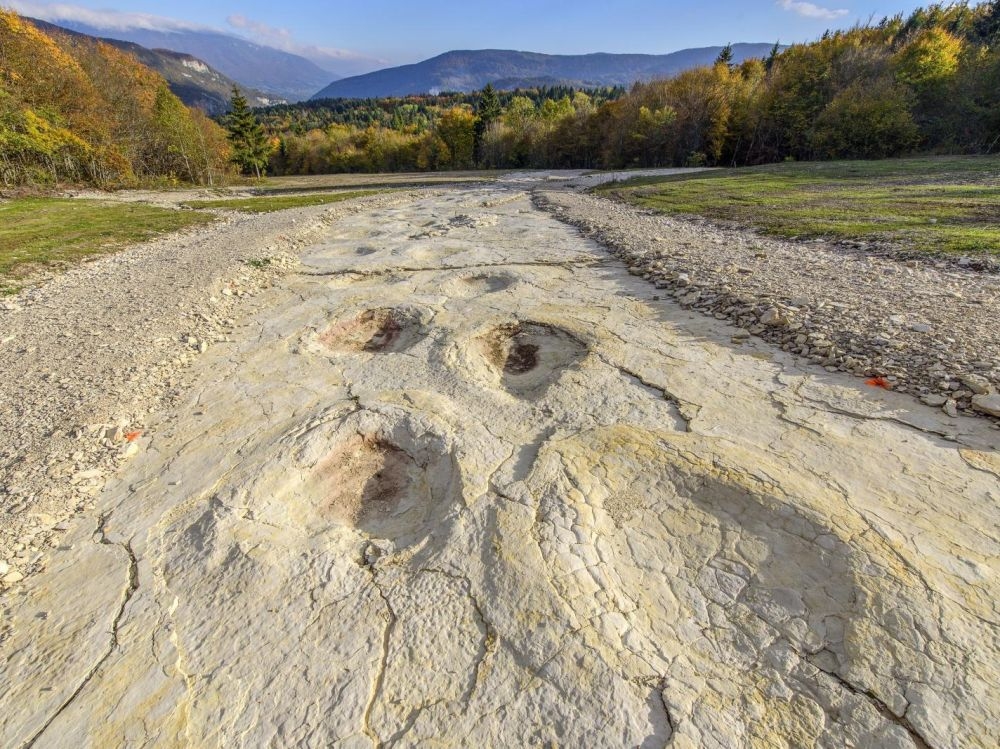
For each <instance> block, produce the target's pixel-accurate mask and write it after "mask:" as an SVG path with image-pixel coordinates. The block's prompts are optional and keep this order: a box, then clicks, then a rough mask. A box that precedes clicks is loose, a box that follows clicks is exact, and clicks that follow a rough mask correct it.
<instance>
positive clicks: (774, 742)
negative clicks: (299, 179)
mask: <svg viewBox="0 0 1000 749" xmlns="http://www.w3.org/2000/svg"><path fill="white" fill-rule="evenodd" d="M519 190H520V187H519V186H518V185H517V184H516V183H515V184H510V185H504V184H499V185H496V186H492V187H466V188H457V189H453V190H450V191H447V192H441V193H438V194H434V195H423V196H416V197H415V198H414V199H413V200H411V201H409V202H397V203H395V204H387V205H383V206H382V207H380V208H379V209H378V210H373V211H357V212H354V213H351V214H348V215H345V216H344V217H342V218H341V219H340V220H339V221H337V222H335V223H331V224H330V225H329V226H326V227H325V228H324V230H323V232H322V236H318V237H316V238H314V239H313V240H312V241H311V243H310V244H309V245H308V246H307V247H305V248H304V249H303V250H302V254H301V259H302V264H301V266H299V267H298V272H293V273H290V274H288V275H285V276H283V277H281V278H280V279H279V280H278V281H277V283H278V287H277V288H272V289H269V290H268V291H267V292H266V295H265V296H266V300H263V299H262V300H261V304H263V303H264V301H266V302H267V304H266V308H264V309H261V311H260V312H258V313H257V314H256V316H255V317H253V318H252V319H251V320H250V322H249V323H248V324H247V325H246V326H245V328H242V329H241V330H240V334H239V336H238V337H237V338H236V339H235V340H234V341H233V342H232V343H231V344H229V345H228V346H213V347H212V348H211V349H209V350H207V351H206V352H204V353H203V354H202V355H201V356H200V357H199V358H198V360H197V362H196V363H195V364H192V369H191V371H192V374H193V376H194V377H195V385H194V386H193V390H192V391H191V392H190V393H189V395H188V401H187V403H182V404H181V405H180V406H179V407H178V408H177V410H176V413H174V414H172V415H171V416H170V417H169V418H168V417H167V416H163V417H160V418H159V419H158V420H157V419H151V420H150V422H149V423H148V424H147V425H146V430H145V431H144V433H143V435H142V437H141V439H139V440H138V444H139V445H140V450H139V454H138V455H136V456H135V457H134V458H133V459H132V461H131V462H130V463H129V464H127V465H126V466H125V467H124V468H123V469H122V470H121V471H120V472H119V473H118V474H117V475H116V476H115V477H114V478H113V479H112V480H111V481H110V482H109V484H108V485H107V487H106V488H105V490H104V491H103V493H102V494H101V495H100V496H99V497H97V499H96V502H95V507H94V509H93V511H92V512H88V513H85V514H84V515H83V516H82V517H80V518H78V519H77V520H75V521H73V522H72V523H71V524H70V525H69V527H68V529H67V531H66V535H65V537H64V538H63V542H62V545H61V546H60V547H59V549H57V550H55V551H53V552H52V554H51V558H49V559H48V561H47V564H46V565H45V567H44V569H43V570H42V571H41V572H39V573H38V574H37V575H35V576H33V577H31V578H29V579H28V580H26V581H25V582H24V584H23V585H22V586H20V587H18V588H16V589H12V590H10V591H8V592H7V593H6V595H5V598H4V600H3V617H2V624H0V628H2V629H0V648H2V654H3V659H2V667H0V668H2V669H3V670H2V678H3V683H4V684H5V689H4V690H3V692H2V693H0V745H3V746H13V747H21V746H39V747H42V746H44V747H61V746H66V747H78V746H81V745H89V746H95V747H115V746H147V745H148V746H178V747H189V746H248V747H249V746H254V747H255V746H308V747H313V746H315V747H327V746H345V747H355V746H358V747H367V746H397V745H398V746H415V745H424V744H428V743H433V744H435V745H443V746H528V745H530V746H534V745H542V744H558V745H566V746H588V747H602V746H607V747H621V746H638V747H664V746H672V747H683V748H685V749H694V748H695V747H713V746H716V747H742V746H745V747H765V746H766V747H772V746H787V747H813V746H820V747H831V748H833V747H843V746H858V747H862V746H863V747H899V748H904V747H917V748H918V749H919V748H923V747H934V748H935V749H938V748H941V749H943V748H945V747H949V748H950V747H954V748H956V749H957V748H958V747H993V746H996V745H997V743H998V742H1000V728H998V726H1000V689H998V683H1000V678H998V676H1000V673H998V672H1000V662H998V651H1000V612H998V604H997V601H998V600H1000V590H998V588H1000V585H998V582H997V567H998V563H997V559H998V553H1000V544H998V522H997V521H998V514H1000V513H998V510H997V505H998V501H1000V457H998V447H1000V445H998V443H1000V437H998V432H997V431H996V430H995V429H993V428H992V426H991V424H990V423H989V422H988V421H986V420H984V419H976V418H968V417H962V416H958V417H957V418H953V417H949V416H947V415H946V414H944V413H943V412H942V411H941V410H940V409H938V408H932V407H930V406H925V405H923V404H921V403H919V402H917V401H916V400H914V399H912V398H911V397H908V396H906V395H903V394H900V393H893V392H888V391H883V390H873V389H871V388H864V387H861V386H859V384H858V380H856V379H853V378H851V377H850V376H849V375H846V374H842V373H837V372H825V371H823V370H821V369H817V368H812V367H808V366H806V365H805V364H802V363H801V362H799V361H797V360H796V359H795V358H794V357H793V356H792V355H791V354H788V353H785V352H782V351H780V350H778V349H776V348H774V347H772V346H771V345H769V344H767V343H766V342H764V341H762V340H759V339H740V340H741V341H743V342H741V343H734V342H733V340H734V339H733V330H734V329H733V328H732V327H730V326H728V325H727V324H726V323H724V322H720V321H717V320H714V319H711V318H708V317H705V316H702V315H700V314H697V313H695V312H689V311H686V310H684V309H682V308H681V307H679V306H678V305H676V304H675V303H673V302H668V301H655V300H653V292H655V291H656V289H654V288H652V287H651V286H650V285H649V284H648V283H646V282H645V281H643V280H642V279H640V278H636V277H634V276H632V275H630V274H629V273H628V272H627V270H626V268H625V266H624V265H623V264H622V263H620V262H619V261H618V260H616V259H614V258H613V257H611V256H610V255H609V254H608V253H607V252H606V251H605V250H604V249H602V248H601V247H600V246H598V245H596V244H594V243H592V242H590V241H588V240H585V239H583V238H581V237H580V235H579V234H578V232H577V231H576V230H575V229H573V228H571V227H567V226H566V225H564V224H561V223H560V222H558V221H557V220H556V219H554V218H553V217H551V216H550V215H548V214H545V213H543V212H541V211H539V210H537V209H535V208H534V207H533V206H532V203H531V201H530V199H529V196H528V195H527V194H525V193H523V192H520V191H519ZM945 437H947V438H948V439H945Z"/></svg>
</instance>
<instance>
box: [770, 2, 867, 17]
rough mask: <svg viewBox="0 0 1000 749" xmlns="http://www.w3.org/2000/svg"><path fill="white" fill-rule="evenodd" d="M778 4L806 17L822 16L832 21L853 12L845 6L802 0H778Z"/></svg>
mask: <svg viewBox="0 0 1000 749" xmlns="http://www.w3.org/2000/svg"><path fill="white" fill-rule="evenodd" d="M778 5H780V6H781V7H782V8H784V9H785V10H790V11H791V12H792V13H797V14H798V15H800V16H805V17H806V18H822V19H823V20H825V21H832V20H833V19H835V18H843V17H844V16H846V15H847V14H849V13H850V12H851V11H849V10H845V9H843V8H839V9H836V10H835V9H833V8H824V7H823V6H822V5H816V4H815V3H807V2H802V1H801V0H778Z"/></svg>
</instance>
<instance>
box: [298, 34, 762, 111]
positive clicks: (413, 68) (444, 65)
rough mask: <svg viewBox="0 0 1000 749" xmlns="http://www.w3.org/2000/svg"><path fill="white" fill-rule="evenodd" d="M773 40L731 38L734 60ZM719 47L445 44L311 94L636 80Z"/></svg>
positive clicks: (671, 70) (670, 70)
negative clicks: (578, 49) (665, 49)
mask: <svg viewBox="0 0 1000 749" xmlns="http://www.w3.org/2000/svg"><path fill="white" fill-rule="evenodd" d="M772 47H773V44H772V43H769V42H768V43H739V44H733V45H732V49H733V62H735V63H739V62H742V61H743V60H745V59H748V58H751V57H763V56H766V55H767V54H768V53H769V52H770V51H771V48H772ZM722 49H723V47H722V46H716V47H697V48H691V49H683V50H678V51H676V52H670V53H667V54H663V55H652V54H638V53H636V54H630V53H613V52H591V53H588V54H583V55H548V54H544V53H541V52H527V51H520V50H504V49H481V50H450V51H448V52H444V53H442V54H440V55H437V56H435V57H431V58H429V59H427V60H423V61H421V62H417V63H412V64H409V65H399V66H396V67H392V68H383V69H382V70H376V71H373V72H371V73H365V74H363V75H356V76H351V77H349V78H341V79H340V80H337V81H333V82H332V83H330V84H329V85H327V86H326V87H324V88H323V89H321V90H320V91H318V92H317V93H315V94H313V96H312V97H310V98H311V99H312V100H317V99H332V98H376V97H383V96H408V95H411V94H426V93H437V92H440V91H456V92H468V91H476V90H478V89H481V88H482V87H483V86H485V85H486V84H488V83H489V84H492V83H494V82H496V81H502V82H503V84H504V86H505V87H507V88H510V87H514V88H516V87H518V85H519V84H524V85H531V84H530V83H528V82H530V81H532V80H534V81H538V80H546V81H550V85H552V84H561V85H569V86H575V87H579V88H591V87H596V86H628V85H631V84H632V83H635V82H636V81H641V80H650V79H652V78H662V77H668V76H672V75H676V74H677V73H679V72H681V71H683V70H686V69H688V68H692V67H697V66H699V65H709V64H711V63H712V62H713V61H714V60H715V59H716V58H717V57H718V55H719V52H721V51H722Z"/></svg>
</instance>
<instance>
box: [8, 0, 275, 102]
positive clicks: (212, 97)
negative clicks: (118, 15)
mask: <svg viewBox="0 0 1000 749" xmlns="http://www.w3.org/2000/svg"><path fill="white" fill-rule="evenodd" d="M24 20H26V21H29V22H31V23H32V24H33V25H34V26H35V27H36V28H37V29H39V30H40V31H42V32H44V33H46V34H52V33H60V34H69V35H70V36H74V37H80V38H84V39H90V40H94V39H100V41H102V42H106V43H107V44H110V45H111V46H113V47H116V48H117V49H120V50H122V51H124V52H129V53H131V54H132V55H133V56H135V58H136V59H137V60H139V62H141V63H142V64H143V65H145V66H146V67H147V68H152V69H153V70H155V71H156V72H157V73H159V74H160V75H162V76H163V77H164V78H165V79H166V81H167V83H168V84H169V85H170V90H171V91H173V92H174V95H175V96H177V98H178V99H180V100H181V101H182V102H184V103H185V104H187V105H188V106H189V107H198V108H199V109H201V110H202V111H204V112H205V113H206V114H209V115H216V114H222V113H223V112H225V111H226V109H227V108H228V107H229V98H230V96H231V95H232V89H233V83H234V81H233V80H232V79H231V78H228V77H226V76H224V75H223V74H222V73H220V72H219V71H218V70H215V69H213V68H212V67H211V66H209V65H207V64H206V63H205V62H203V61H202V60H199V59H198V58H197V57H194V56H192V55H186V54H184V53H183V52H173V51H171V50H169V49H147V48H146V47H143V46H140V45H138V44H135V43H134V42H123V41H121V40H119V39H108V38H101V37H94V36H91V35H90V34H83V33H81V32H79V31H72V30H71V29H66V28H63V27H62V26H56V25H55V24H51V23H47V22H45V21H40V20H38V19H37V18H27V17H24ZM241 88H243V92H244V94H245V95H246V97H247V101H248V102H249V103H250V106H253V107H266V106H268V105H270V104H280V103H281V100H279V99H277V98H276V97H269V96H267V95H266V94H263V93H261V92H259V91H254V90H253V89H246V88H244V87H242V86H241Z"/></svg>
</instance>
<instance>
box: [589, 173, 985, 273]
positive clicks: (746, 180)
mask: <svg viewBox="0 0 1000 749" xmlns="http://www.w3.org/2000/svg"><path fill="white" fill-rule="evenodd" d="M596 191H597V192H599V193H605V194H608V193H610V194H614V195H618V196H620V197H622V198H624V199H625V200H627V201H629V202H631V203H634V204H636V205H640V206H643V207H645V208H652V209H654V210H657V211H662V212H665V213H675V214H687V215H697V216H704V217H707V218H710V219H714V220H720V221H727V222H735V223H737V224H739V225H743V226H748V227H752V228H754V229H756V230H758V231H760V232H762V233H764V234H771V235H775V236H780V237H826V238H831V239H837V240H845V239H849V240H860V241H871V242H879V243H890V244H892V245H893V246H895V247H898V248H900V249H903V250H915V251H922V252H933V253H948V254H963V255H970V256H974V255H980V256H981V255H993V256H1000V157H994V156H971V157H928V158H916V159H894V160H885V161H839V162H811V163H786V164H773V165H769V166H762V167H748V168H743V169H719V170H713V171H707V172H698V173H694V174H690V175H673V176H669V177H644V178H638V179H634V180H629V181H627V182H624V183H613V184H609V185H604V186H601V187H599V188H597V190H596Z"/></svg>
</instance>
